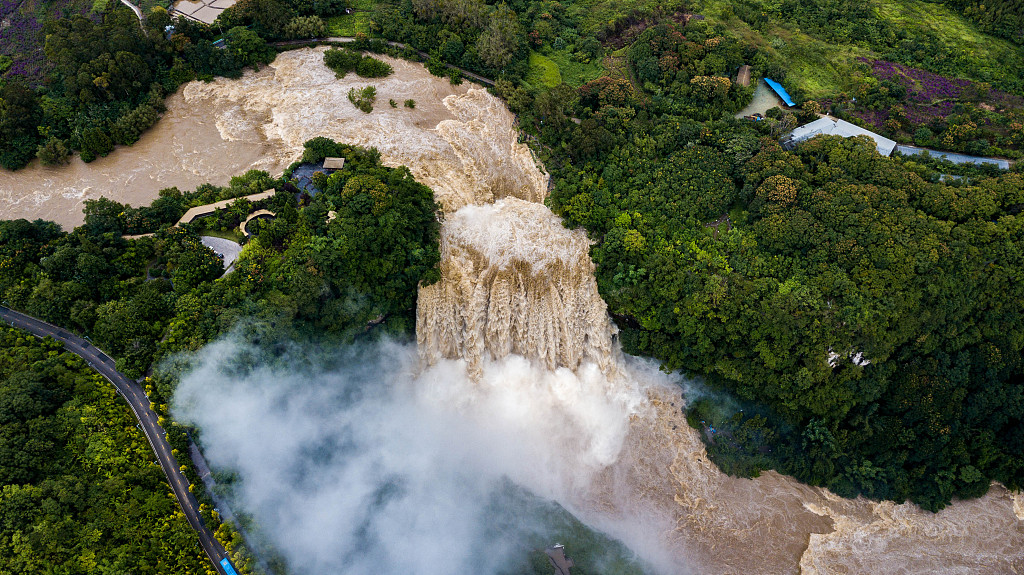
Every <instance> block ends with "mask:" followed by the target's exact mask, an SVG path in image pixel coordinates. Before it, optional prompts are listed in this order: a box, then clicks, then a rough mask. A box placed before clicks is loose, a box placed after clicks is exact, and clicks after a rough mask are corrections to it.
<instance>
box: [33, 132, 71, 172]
mask: <svg viewBox="0 0 1024 575" xmlns="http://www.w3.org/2000/svg"><path fill="white" fill-rule="evenodd" d="M69 153H70V152H69V150H68V148H67V146H65V145H64V142H63V140H61V139H60V138H55V137H53V136H50V139H48V140H46V143H44V144H43V145H41V146H39V150H38V151H37V152H36V156H38V157H39V161H40V162H42V163H43V164H45V165H47V166H57V165H60V164H66V163H68V154H69Z"/></svg>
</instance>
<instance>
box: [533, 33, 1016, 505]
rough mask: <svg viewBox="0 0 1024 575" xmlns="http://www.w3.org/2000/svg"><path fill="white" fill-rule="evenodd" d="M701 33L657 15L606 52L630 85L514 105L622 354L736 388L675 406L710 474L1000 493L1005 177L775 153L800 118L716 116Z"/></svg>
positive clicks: (726, 56) (931, 499) (721, 41)
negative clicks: (688, 415) (533, 120)
mask: <svg viewBox="0 0 1024 575" xmlns="http://www.w3.org/2000/svg"><path fill="white" fill-rule="evenodd" d="M721 34H722V31H721V29H716V28H715V27H714V26H708V25H707V24H706V23H703V22H691V23H689V24H687V25H685V26H682V25H679V24H675V23H672V22H669V23H663V24H662V25H660V26H657V27H654V28H650V29H647V30H645V31H644V32H642V33H641V34H640V35H639V36H638V38H637V40H636V41H635V42H634V43H633V44H632V45H631V46H630V47H629V48H628V49H627V50H626V58H627V61H628V63H629V66H630V72H631V73H632V75H633V77H635V78H636V79H637V80H638V81H642V82H643V89H641V90H637V89H635V87H634V86H632V85H631V84H630V83H629V82H628V81H626V80H616V79H614V78H604V79H599V80H597V81H595V82H592V83H590V84H587V85H585V86H583V87H582V88H581V89H579V90H576V91H571V90H565V89H561V90H560V91H559V89H557V88H556V89H553V90H552V91H551V92H549V93H540V94H538V95H537V97H536V98H535V101H534V110H533V113H534V114H536V115H537V116H540V117H541V118H543V120H544V123H543V125H541V124H540V123H539V122H538V123H537V124H535V128H536V129H537V130H538V131H537V133H538V136H539V137H540V139H541V142H542V143H543V144H544V146H545V148H546V150H547V151H548V153H549V156H548V158H549V159H548V164H549V168H552V172H553V175H554V176H555V188H554V191H553V193H552V195H551V198H550V205H551V206H552V208H553V209H555V211H556V212H558V213H560V214H561V215H562V216H563V217H564V218H565V220H566V225H568V226H572V227H575V226H584V227H586V228H587V230H588V231H589V232H590V234H591V236H592V237H593V238H594V239H595V240H596V242H597V243H596V244H595V246H594V248H593V250H592V255H593V258H594V261H595V263H596V264H597V266H598V269H597V275H598V282H599V287H600V289H601V293H602V295H603V296H604V298H605V300H606V301H607V302H608V304H609V309H610V311H611V312H612V314H613V316H614V317H615V319H616V322H617V323H618V325H619V327H620V328H621V329H622V341H623V344H624V346H625V347H626V349H627V351H630V352H632V353H638V354H642V355H650V356H654V357H657V358H659V359H661V360H662V361H663V362H664V365H665V367H666V368H668V369H679V370H683V371H685V372H688V373H692V374H701V375H702V376H703V378H704V379H705V381H706V382H707V384H708V385H709V386H711V387H712V388H714V389H717V390H721V391H723V392H725V393H726V396H722V397H723V398H725V397H733V398H735V399H734V400H729V399H721V400H720V401H718V402H716V401H706V402H703V403H698V404H697V405H696V406H695V415H698V416H699V417H697V418H696V419H697V421H699V420H704V421H713V422H714V425H715V426H716V428H718V429H719V431H720V433H722V435H720V436H719V437H720V439H719V440H718V441H716V442H715V443H714V444H712V445H710V446H709V448H710V450H711V453H712V456H713V457H715V458H716V460H717V461H719V463H720V464H722V465H723V467H724V468H725V469H727V470H729V471H732V472H739V473H744V474H749V473H756V472H757V471H758V470H759V469H763V468H767V467H772V468H776V469H779V470H781V471H783V472H785V473H788V474H791V475H794V476H796V477H798V478H799V479H801V480H803V481H806V482H809V483H812V484H816V485H827V486H828V487H830V488H831V489H833V490H835V491H836V492H838V493H840V494H843V495H855V494H858V493H863V494H866V495H869V496H872V497H879V498H887V499H895V500H899V501H902V500H904V499H908V498H909V499H912V500H914V501H916V502H918V503H920V504H921V505H923V506H924V507H926V508H929V509H936V508H939V507H941V506H943V505H944V504H945V503H948V502H949V500H950V498H951V497H953V496H961V497H966V496H976V495H979V494H981V493H984V492H985V491H986V490H987V489H988V485H989V481H990V480H992V479H996V480H999V481H1002V482H1004V483H1006V484H1008V485H1011V486H1017V485H1020V483H1021V476H1022V470H1024V469H1022V466H1024V441H1022V440H1024V426H1022V423H1021V421H1022V416H1024V387H1022V386H1021V383H1022V381H1021V376H1022V368H1024V365H1022V362H1021V349H1022V347H1024V331H1022V330H1021V325H1024V324H1022V320H1024V292H1022V288H1021V285H1020V279H1021V278H1020V274H1021V270H1022V269H1024V229H1022V223H1021V220H1020V217H1019V214H1020V212H1021V211H1022V209H1024V178H1022V176H1021V174H1020V173H1019V171H1018V172H1017V173H1008V174H1000V175H996V176H990V177H985V176H979V175H976V176H973V178H972V179H970V180H969V183H964V182H959V184H958V185H957V186H952V185H946V184H943V183H937V180H938V177H937V174H936V173H935V172H934V170H933V167H929V166H926V165H924V164H920V163H917V162H914V161H911V160H905V159H901V158H884V157H882V156H879V155H878V154H877V153H876V152H875V146H874V143H873V142H871V141H870V140H866V139H846V140H844V139H842V138H838V137H826V138H819V139H816V140H814V141H811V142H808V143H806V144H804V145H802V146H800V147H799V148H797V150H795V151H794V152H787V151H784V150H783V149H782V148H781V147H780V146H779V144H778V142H777V138H778V137H779V136H780V135H781V134H782V133H785V130H786V129H787V128H788V127H790V126H792V125H795V124H796V123H798V122H801V121H807V119H810V118H813V117H814V116H813V115H812V112H809V111H806V110H805V111H802V112H798V113H797V114H795V115H791V114H788V113H787V114H772V115H771V116H773V117H770V118H768V119H767V120H765V121H762V122H746V121H740V120H735V119H732V118H731V117H728V116H724V117H723V116H722V115H721V114H720V112H721V111H726V112H730V111H733V110H735V109H736V107H737V106H738V105H739V104H741V103H742V102H743V98H744V97H748V96H746V95H745V93H744V91H743V90H742V89H738V88H736V87H735V85H733V84H732V83H731V82H730V81H729V79H728V77H727V74H728V71H729V70H731V69H733V67H734V66H735V65H737V63H738V62H740V61H741V59H742V57H743V52H742V51H741V50H740V49H739V48H738V47H736V46H735V42H734V41H733V40H731V39H730V38H728V37H727V36H722V35H721ZM552 93H554V94H553V95H552ZM535 117H536V116H535ZM569 117H578V118H581V119H582V121H581V124H580V125H579V126H578V127H576V126H573V125H572V124H570V123H569V121H568V119H567V118H569ZM741 408H742V409H743V412H742V413H743V414H742V415H738V414H739V410H740V409H741ZM734 414H737V415H736V416H735V417H733V416H734Z"/></svg>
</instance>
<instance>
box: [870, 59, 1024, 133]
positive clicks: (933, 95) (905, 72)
mask: <svg viewBox="0 0 1024 575" xmlns="http://www.w3.org/2000/svg"><path fill="white" fill-rule="evenodd" d="M859 60H860V61H861V62H864V63H865V64H868V65H869V66H870V67H871V73H872V75H874V76H875V77H876V78H878V79H880V80H892V81H894V82H898V83H900V84H902V85H903V86H904V87H905V88H906V89H907V99H906V102H905V103H904V105H903V106H904V109H905V110H906V114H907V119H908V120H909V121H910V122H911V123H913V124H915V125H923V124H927V123H928V122H929V121H931V120H932V119H933V118H936V117H939V118H945V117H947V116H949V115H950V114H951V113H953V107H954V106H955V105H956V103H957V102H958V101H960V99H961V98H962V97H964V95H965V92H966V91H967V90H968V89H969V88H970V87H971V86H972V85H973V84H974V83H973V82H971V81H970V80H960V79H955V78H947V77H945V76H941V75H939V74H933V73H931V72H928V71H925V70H921V69H920V68H912V67H910V66H904V65H902V64H896V63H894V62H887V61H885V60H871V59H868V58H859ZM986 101H987V102H988V103H989V104H992V105H994V107H995V108H1019V107H1021V106H1022V105H1024V101H1022V100H1021V98H1019V97H1017V96H1013V95H1011V94H1006V93H1003V92H1000V91H998V90H990V91H989V94H988V97H987V98H986ZM854 114H855V115H856V116H858V117H860V118H861V119H863V120H865V121H867V122H869V123H870V124H872V125H874V126H875V127H879V128H880V127H881V126H882V123H883V122H885V120H886V118H888V117H889V111H888V110H865V109H858V110H856V111H855V112H854Z"/></svg>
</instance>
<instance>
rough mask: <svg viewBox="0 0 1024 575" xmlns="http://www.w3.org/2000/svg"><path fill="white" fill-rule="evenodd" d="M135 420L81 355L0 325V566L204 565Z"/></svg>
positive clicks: (151, 568)
mask: <svg viewBox="0 0 1024 575" xmlns="http://www.w3.org/2000/svg"><path fill="white" fill-rule="evenodd" d="M135 425H136V421H135V418H134V416H133V415H132V413H131V411H129V409H128V406H127V405H126V404H125V403H124V401H123V400H121V398H120V397H118V396H117V393H116V392H115V391H114V388H113V386H111V385H110V384H109V383H108V382H107V381H106V380H104V379H103V378H102V377H100V375H99V374H97V373H96V372H94V371H93V370H92V369H90V368H89V367H88V366H87V365H86V364H85V361H83V360H82V359H81V358H79V357H78V356H76V355H73V354H71V353H69V352H65V351H64V349H63V347H62V346H61V345H60V344H59V343H56V342H53V341H41V340H38V339H36V338H34V337H32V336H31V335H29V334H27V333H25V332H21V331H18V330H14V329H10V328H2V329H0V452H2V457H0V486H2V487H0V573H2V574H4V575H21V574H25V573H66V574H68V575H75V574H81V575H91V574H95V573H167V574H171V573H176V574H185V573H191V574H202V573H211V574H212V573H213V567H212V565H210V563H209V560H208V559H207V558H206V556H205V555H204V554H203V551H202V549H201V548H200V547H199V546H198V539H197V536H196V534H195V532H194V531H192V529H191V527H189V524H188V522H187V521H186V519H185V516H184V514H182V512H181V510H180V509H179V508H178V504H177V503H176V502H175V500H174V496H173V494H172V493H171V490H170V487H169V486H168V485H167V483H166V481H165V479H164V475H163V471H161V469H160V467H159V466H158V465H154V463H153V453H152V451H151V450H150V447H149V444H148V443H147V442H146V439H145V437H144V436H143V434H142V432H141V431H139V430H138V429H137V428H136V426H135Z"/></svg>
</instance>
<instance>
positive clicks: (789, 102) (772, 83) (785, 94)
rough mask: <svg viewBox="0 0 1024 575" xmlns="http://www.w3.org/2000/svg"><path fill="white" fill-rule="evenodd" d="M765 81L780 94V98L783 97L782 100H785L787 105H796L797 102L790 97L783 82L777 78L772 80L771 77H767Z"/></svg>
mask: <svg viewBox="0 0 1024 575" xmlns="http://www.w3.org/2000/svg"><path fill="white" fill-rule="evenodd" d="M764 81H765V83H766V84H768V87H769V88H771V89H772V90H775V93H776V94H778V95H779V97H780V98H782V101H783V102H785V103H786V105H787V106H796V102H794V101H793V98H790V97H789V92H787V91H786V89H785V88H783V87H782V84H780V83H778V82H776V81H775V80H772V79H771V78H765V79H764Z"/></svg>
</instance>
